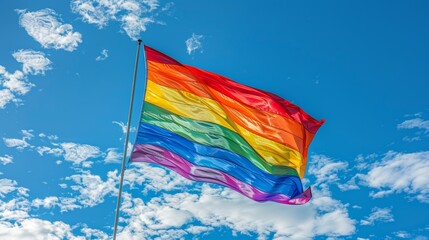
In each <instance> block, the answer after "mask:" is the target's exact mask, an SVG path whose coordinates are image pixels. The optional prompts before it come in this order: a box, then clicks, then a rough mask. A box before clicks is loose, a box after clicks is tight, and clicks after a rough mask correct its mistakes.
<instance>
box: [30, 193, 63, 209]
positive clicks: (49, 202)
mask: <svg viewBox="0 0 429 240" xmlns="http://www.w3.org/2000/svg"><path fill="white" fill-rule="evenodd" d="M58 200H59V199H58V197H55V196H51V197H46V198H44V199H40V198H36V199H34V200H33V201H32V202H31V205H32V206H34V207H37V208H39V207H44V208H52V207H54V206H55V205H57V204H58Z"/></svg>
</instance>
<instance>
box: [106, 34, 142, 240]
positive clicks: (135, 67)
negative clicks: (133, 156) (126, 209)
mask: <svg viewBox="0 0 429 240" xmlns="http://www.w3.org/2000/svg"><path fill="white" fill-rule="evenodd" d="M137 42H138V45H137V54H136V63H135V65H134V78H133V85H132V88H131V100H130V110H129V112H128V124H127V134H126V135H125V144H124V155H123V158H122V169H121V179H120V181H119V194H118V200H117V202H116V214H115V224H114V227H113V240H116V233H117V230H118V219H119V208H120V206H121V196H122V184H123V182H124V173H125V163H126V159H127V150H128V137H129V134H130V125H131V115H132V114H133V103H134V92H135V86H136V79H137V68H138V64H139V55H140V46H141V43H142V40H141V39H139V40H138V41H137Z"/></svg>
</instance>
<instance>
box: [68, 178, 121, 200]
mask: <svg viewBox="0 0 429 240" xmlns="http://www.w3.org/2000/svg"><path fill="white" fill-rule="evenodd" d="M116 174H117V172H116V171H113V172H109V173H108V175H107V180H106V181H103V180H102V179H101V177H100V176H98V175H93V174H91V173H89V172H83V173H81V174H75V175H72V176H70V177H67V178H66V180H71V181H73V182H74V183H76V184H77V185H72V186H70V188H71V189H73V190H74V191H78V192H79V195H78V196H77V197H76V199H77V200H78V203H79V204H82V205H83V206H84V207H92V206H95V205H98V204H100V203H102V202H104V197H105V196H106V195H108V194H111V195H112V194H115V195H116V193H117V188H116V181H117V179H118V176H117V175H116Z"/></svg>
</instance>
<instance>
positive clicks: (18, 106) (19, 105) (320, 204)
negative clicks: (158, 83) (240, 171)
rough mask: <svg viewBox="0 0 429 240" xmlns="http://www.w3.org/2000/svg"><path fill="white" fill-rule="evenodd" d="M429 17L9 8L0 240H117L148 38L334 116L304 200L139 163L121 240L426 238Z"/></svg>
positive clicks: (227, 9)
mask: <svg viewBox="0 0 429 240" xmlns="http://www.w3.org/2000/svg"><path fill="white" fill-rule="evenodd" d="M428 8H429V3H427V2H425V1H377V2H375V1H355V2H352V1H323V2H320V1H306V2H292V1H268V2H260V1H226V0H221V1H208V0H204V1H192V2H191V1H177V2H176V1H174V2H171V1H158V0H122V1H101V0H71V1H55V0H47V1H11V0H9V1H3V2H2V3H1V8H0V18H1V22H2V24H1V26H2V32H3V33H2V37H1V38H0V45H1V52H0V116H1V117H0V126H2V127H1V128H0V138H1V139H0V173H1V174H0V239H109V238H111V235H112V226H113V221H114V209H115V204H116V196H117V191H118V190H117V187H118V186H117V182H118V176H119V171H120V159H121V154H122V150H123V141H124V132H123V128H124V126H125V123H126V121H127V114H128V104H129V97H130V89H131V80H132V74H133V67H134V59H135V50H136V46H137V43H136V42H135V40H136V39H137V38H141V39H142V40H143V43H144V44H147V45H149V46H151V47H153V48H155V49H158V50H160V51H162V52H164V53H166V54H168V55H170V56H172V57H173V58H175V59H177V60H179V61H181V62H183V63H186V64H189V65H193V66H196V67H199V68H202V69H206V70H209V71H213V72H216V73H219V74H222V75H224V76H227V77H229V78H231V79H234V80H236V81H238V82H240V83H243V84H246V85H250V86H253V87H256V88H261V89H264V90H267V91H271V92H274V93H276V94H278V95H280V96H282V97H284V98H286V99H288V100H290V101H292V102H293V103H295V104H297V105H299V106H300V107H302V108H303V109H304V110H305V111H306V112H308V113H309V114H311V115H312V116H314V117H315V118H317V119H321V118H324V119H326V123H325V124H324V125H323V126H322V128H321V129H320V130H319V132H318V134H317V136H316V137H315V139H314V141H313V143H312V145H311V147H310V160H309V165H308V166H309V167H308V169H307V174H306V179H305V180H304V184H305V185H306V186H312V188H313V192H314V197H313V199H312V200H311V202H310V203H308V204H306V205H303V206H287V205H281V204H277V203H257V202H253V201H251V200H249V199H247V198H245V197H243V196H241V195H239V194H237V193H235V192H233V191H231V190H229V189H226V188H223V187H219V186H216V185H212V184H202V183H194V182H191V181H188V180H186V179H183V178H182V177H180V176H178V175H177V174H175V173H174V172H171V171H169V170H167V169H164V168H161V167H158V166H155V165H149V164H128V165H127V171H126V173H125V176H126V178H125V185H124V195H123V196H124V198H123V204H122V210H121V215H120V228H119V238H120V239H255V238H259V239H361V240H363V239H421V240H422V239H428V237H427V236H429V224H428V223H429V217H428V216H429V205H428V204H429V187H428V186H429V175H428V174H427V172H428V171H429V149H428V146H429V144H428V141H429V103H428V102H429V101H428V97H427V91H428V89H429V84H428V80H429V71H428V69H429V66H428V65H429V47H428V45H427V43H428V42H429V32H428V29H429V15H428V14H427V10H428ZM141 60H143V58H141ZM140 63H141V64H140V71H139V74H138V83H137V93H136V100H135V103H136V104H135V105H134V114H133V118H132V126H131V128H132V129H133V132H132V133H131V136H130V139H131V140H133V139H134V138H135V128H136V126H137V125H138V118H139V114H140V113H139V111H140V108H141V101H142V100H141V99H142V95H143V89H144V80H145V72H144V64H143V61H141V62H140ZM131 143H132V142H131Z"/></svg>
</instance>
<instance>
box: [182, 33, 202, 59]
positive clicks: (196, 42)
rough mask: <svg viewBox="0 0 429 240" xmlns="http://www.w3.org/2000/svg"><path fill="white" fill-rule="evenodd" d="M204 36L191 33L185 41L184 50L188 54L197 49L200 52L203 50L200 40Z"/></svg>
mask: <svg viewBox="0 0 429 240" xmlns="http://www.w3.org/2000/svg"><path fill="white" fill-rule="evenodd" d="M203 38H204V36H203V35H197V34H195V33H192V36H191V37H190V38H188V39H187V40H186V41H185V44H186V51H187V52H188V54H189V55H191V54H192V53H194V52H195V51H197V50H199V51H200V52H201V53H202V52H203V45H202V43H201V40H202V39H203Z"/></svg>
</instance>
